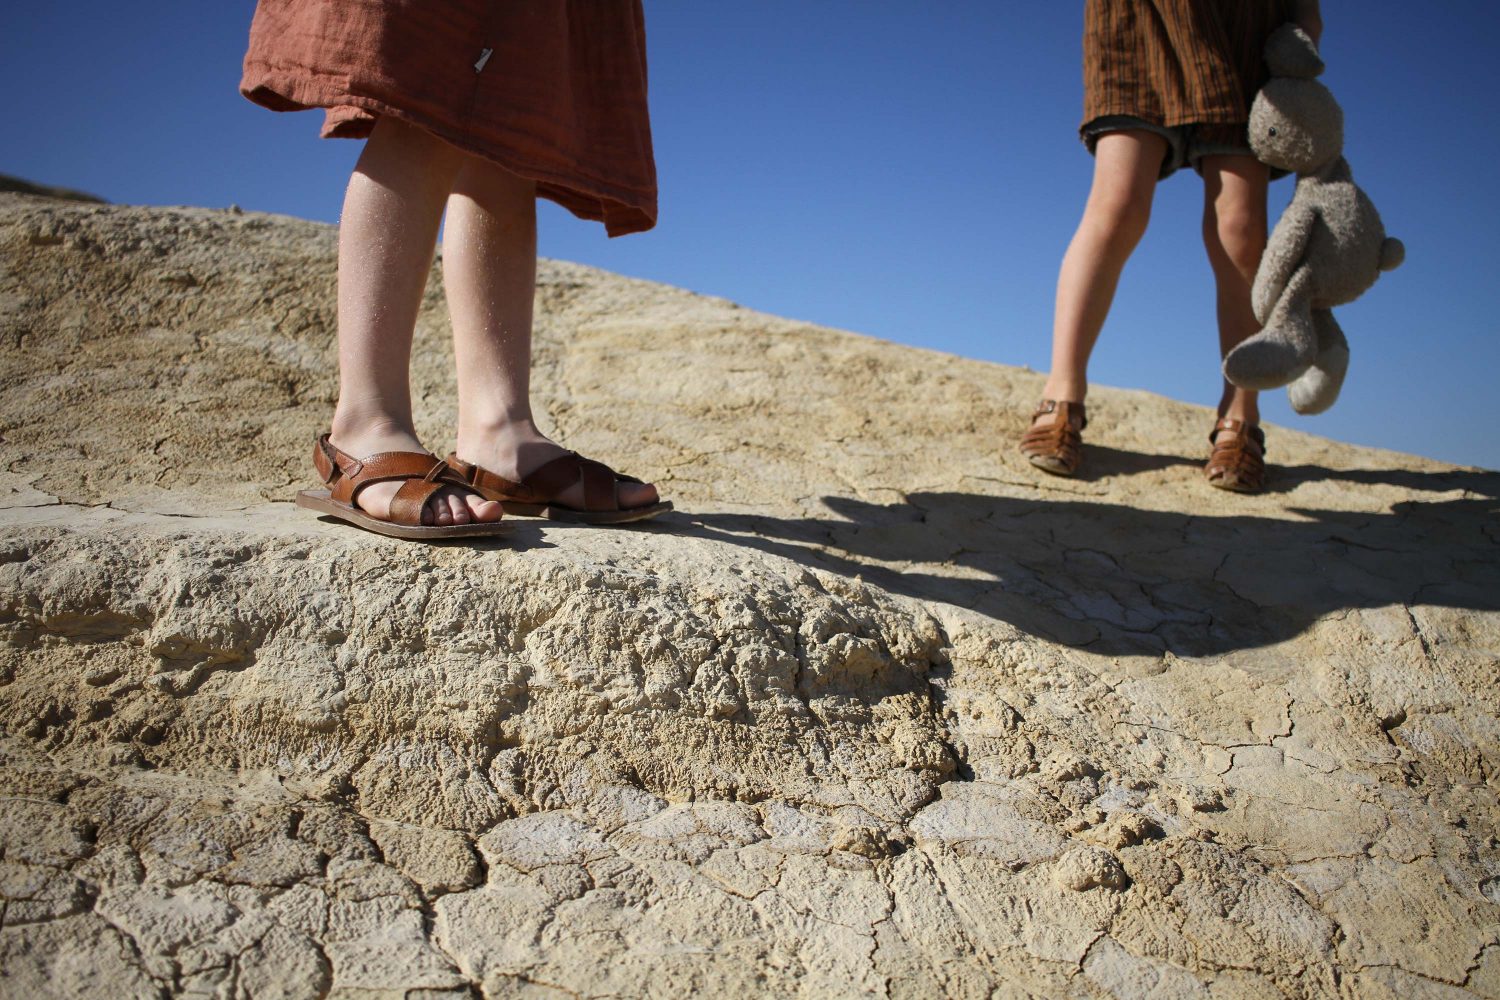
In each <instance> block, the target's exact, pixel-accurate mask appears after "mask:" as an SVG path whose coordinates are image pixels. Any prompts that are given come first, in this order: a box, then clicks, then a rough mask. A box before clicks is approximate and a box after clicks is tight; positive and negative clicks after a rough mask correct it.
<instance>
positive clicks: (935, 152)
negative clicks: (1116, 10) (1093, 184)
mask: <svg viewBox="0 0 1500 1000" xmlns="http://www.w3.org/2000/svg"><path fill="white" fill-rule="evenodd" d="M1082 6H1083V5H1082V3H1081V2H1059V3H1046V4H1026V5H1022V4H1012V3H993V2H981V0H967V2H958V0H954V2H950V3H943V4H912V3H897V2H872V0H863V2H854V0H814V2H808V0H796V2H793V0H757V2H754V3H743V4H738V3H736V4H731V3H718V2H704V0H647V2H646V14H647V30H648V37H649V47H650V61H651V88H652V90H651V111H652V120H653V128H654V133H655V140H656V155H657V163H658V169H659V172H660V179H661V220H660V223H659V225H658V227H657V229H656V230H654V231H653V232H650V233H647V234H643V235H636V236H629V237H624V238H622V239H618V240H607V239H605V237H604V234H603V231H602V228H601V227H599V226H598V225H595V224H586V223H581V222H578V221H576V220H574V219H572V218H571V217H570V216H568V215H567V214H566V213H564V212H562V211H561V210H559V209H557V208H555V207H554V206H551V205H545V206H544V208H543V209H542V212H541V249H542V253H543V254H544V255H546V256H551V257H559V258H564V259H568V260H576V261H581V262H583V263H587V264H593V265H596V266H599V267H604V268H607V269H609V270H612V271H617V272H620V273H623V274H630V275H635V276H639V277H644V278H649V279H652V280H656V281H662V282H667V283H670V284H673V285H678V286H682V287H685V288H690V289H693V290H694V291H699V292H704V293H707V294H713V295H721V296H724V297H726V298H730V299H733V300H735V301H737V302H740V303H742V304H744V305H747V306H750V307H753V308H756V309H762V310H765V311H768V312H772V313H777V314H780V315H784V316H790V317H795V318H798V319H805V320H809V321H813V322H816V323H821V324H826V325H829V326H834V327H840V328H843V329H849V330H855V331H859V332H861V333H867V334H871V335H874V336H877V337H882V338H886V339H889V340H894V341H898V342H901V343H905V344H913V345H917V346H921V347H928V348H933V349H936V350H941V351H949V352H952V353H955V354H962V355H966V356H969V357H976V358H982V359H986V360H991V361H997V362H1002V363H1005V364H1012V365H1030V366H1031V367H1033V368H1035V369H1037V370H1039V371H1040V370H1045V369H1046V366H1047V363H1048V357H1049V354H1048V350H1049V333H1050V329H1051V312H1052V297H1053V289H1054V284H1055V281H1056V274H1057V265H1058V262H1059V261H1060V260H1061V257H1062V252H1063V250H1064V248H1065V247H1066V245H1067V241H1068V238H1069V237H1070V236H1071V234H1072V230H1073V227H1074V225H1075V224H1076V222H1077V219H1078V216H1079V213H1080V211H1081V209H1082V205H1083V199H1084V196H1085V194H1086V193H1087V190H1088V183H1089V177H1090V170H1091V161H1090V160H1089V157H1088V155H1087V154H1086V153H1085V152H1084V151H1083V149H1082V147H1081V146H1080V144H1079V143H1078V141H1077V138H1076V128H1077V125H1078V117H1079V113H1080V105H1081V101H1082V82H1081V70H1080V66H1079V60H1080V43H1079V33H1080V26H1081V21H1082ZM252 9H253V5H252V4H251V3H249V2H246V0H233V2H226V0H214V2H207V3H206V2H203V0H195V2H188V0H157V2H154V3H149V4H120V3H108V4H106V3H102V2H95V0H87V2H78V3H66V2H65V3H56V4H45V5H43V4H25V5H23V4H6V5H4V7H3V9H0V92H3V93H5V94H6V95H7V96H8V97H9V100H8V101H7V111H6V115H5V119H4V122H3V125H0V136H3V138H0V173H9V174H14V175H18V176H21V177H25V178H28V179H31V180H35V181H39V182H43V183H48V184H59V185H65V186H70V187H76V188H81V189H83V190H86V191H91V192H94V193H96V194H98V195H100V196H102V197H104V198H107V199H109V200H111V201H115V202H124V203H135V204H190V205H209V206H222V205H228V204H231V203H233V204H238V205H241V206H243V207H244V208H247V209H254V210H261V211H271V212H282V213H286V214H290V215H296V216H301V217H304V218H313V219H322V220H326V221H335V220H336V218H337V213H338V208H339V202H340V199H341V197H342V190H343V186H344V184H345V182H346V181H347V179H348V173H349V170H350V168H351V167H352V165H353V163H354V159H355V157H356V156H357V154H358V148H359V147H358V144H357V143H354V142H349V141H343V140H339V141H321V140H319V139H317V130H318V125H319V120H320V119H319V115H318V114H317V113H302V114H291V115H277V114H273V113H271V112H268V111H265V110H263V109H260V108H257V107H255V106H253V105H251V104H250V103H249V102H247V101H245V100H244V99H243V98H241V97H239V96H238V94H237V92H236V84H237V83H238V79H239V72H240V60H241V58H242V56H243V53H244V45H245V36H246V29H247V27H248V25H249V21H250V15H251V12H252ZM1323 11H1324V21H1325V23H1326V31H1325V35H1324V40H1323V55H1324V58H1325V60H1326V61H1327V63H1328V67H1329V68H1328V72H1327V73H1326V74H1325V76H1324V78H1323V79H1324V82H1325V83H1327V84H1328V85H1329V87H1330V88H1331V89H1332V90H1333V92H1334V94H1335V95H1336V96H1338V97H1339V99H1340V101H1341V102H1342V103H1343V105H1344V110H1345V115H1346V121H1347V131H1348V142H1347V146H1346V150H1345V152H1346V155H1347V156H1348V158H1349V161H1350V163H1351V164H1352V165H1353V168H1354V173H1355V177H1356V178H1357V179H1358V180H1359V181H1360V183H1361V185H1362V186H1363V187H1364V188H1365V189H1366V190H1367V191H1368V192H1369V193H1370V195H1371V197H1372V198H1373V199H1374V201H1375V204H1376V205H1377V206H1378V207H1379V209H1380V211H1381V214H1382V216H1383V217H1384V219H1385V223H1386V227H1387V229H1388V230H1389V231H1390V232H1391V234H1392V235H1395V236H1399V237H1400V238H1401V239H1402V240H1403V241H1404V242H1405V243H1406V246H1407V263H1406V264H1405V265H1404V266H1403V267H1402V268H1401V269H1400V270H1398V271H1395V272H1393V273H1391V274H1387V275H1385V276H1383V277H1382V278H1381V280H1380V282H1379V283H1378V284H1377V285H1376V286H1375V288H1373V289H1372V290H1371V291H1370V292H1369V293H1367V295H1366V296H1365V298H1363V299H1361V300H1360V301H1358V302H1356V303H1353V304H1352V305H1349V306H1346V307H1344V308H1342V309H1341V310H1339V313H1338V315H1339V318H1340V322H1341V323H1342V325H1343V327H1344V329H1345V331H1346V332H1347V333H1348V335H1349V339H1350V342H1351V345H1352V351H1353V355H1354V358H1353V363H1352V366H1351V370H1350V374H1349V380H1348V382H1347V384H1346V385H1345V388H1344V394H1343V396H1342V398H1341V399H1340V400H1339V402H1338V403H1337V404H1336V405H1335V406H1334V408H1333V409H1332V410H1331V411H1329V412H1328V413H1326V414H1323V415H1321V416H1317V417H1299V416H1296V415H1295V414H1293V413H1292V412H1291V410H1290V409H1289V408H1288V407H1287V405H1286V403H1285V398H1284V396H1283V394H1281V393H1272V394H1267V397H1266V403H1265V407H1264V409H1265V416H1266V418H1267V419H1269V420H1271V421H1274V422H1278V423H1283V424H1289V425H1291V426H1294V427H1297V428H1299V429H1302V430H1307V431H1309V432H1312V433H1316V434H1323V435H1327V436H1329V437H1333V438H1336V439H1339V440H1343V441H1351V442H1355V443H1359V444H1367V445H1375V446H1379V447H1386V448H1394V449H1398V450H1401V451H1408V452H1414V453H1417V454H1421V455H1427V456H1431V457H1434V458H1441V459H1445V460H1448V461H1452V462H1458V463H1463V464H1474V465H1481V466H1485V467H1487V468H1491V469H1494V468H1500V441H1497V437H1496V434H1495V423H1496V420H1495V418H1496V415H1497V410H1500V407H1497V405H1496V402H1495V400H1496V395H1497V390H1496V388H1495V387H1494V385H1493V382H1494V379H1495V377H1496V373H1497V372H1500V337H1497V336H1496V334H1497V330H1496V327H1497V322H1496V319H1495V313H1494V309H1493V305H1492V303H1493V298H1494V296H1493V293H1492V292H1491V291H1490V288H1491V286H1490V282H1491V281H1492V280H1493V279H1494V276H1495V275H1496V274H1497V273H1500V228H1497V220H1500V212H1497V207H1500V205H1497V202H1500V196H1497V186H1496V184H1495V182H1494V180H1493V178H1494V176H1495V174H1496V172H1497V168H1496V154H1497V152H1500V134H1497V129H1496V127H1495V125H1496V114H1495V111H1494V107H1493V98H1492V92H1493V91H1494V89H1495V86H1496V83H1495V75H1494V73H1493V69H1492V66H1493V47H1494V43H1495V41H1496V40H1497V39H1500V4H1497V3H1495V2H1493V0H1451V2H1444V3H1441V4H1424V5H1414V4H1410V3H1396V2H1395V0H1360V2H1355V0H1324V4H1323ZM1290 194H1291V182H1290V181H1282V182H1280V183H1278V184H1277V185H1275V186H1274V187H1273V189H1272V195H1271V200H1272V212H1273V221H1274V217H1275V214H1276V213H1279V211H1280V207H1281V205H1282V204H1283V203H1284V202H1285V200H1286V199H1287V198H1288V197H1290ZM1201 206H1202V185H1201V184H1200V183H1199V182H1198V180H1197V178H1196V177H1195V176H1194V175H1192V174H1190V173H1181V174H1179V175H1177V176H1176V177H1174V178H1172V179H1171V180H1170V181H1168V182H1166V183H1165V184H1163V185H1162V186H1161V187H1160V188H1159V190H1158V193H1157V203H1156V210H1155V214H1154V216H1153V219H1152V223H1151V229H1150V231H1149V232H1148V234H1147V236H1146V239H1145V241H1144V242H1143V244H1142V245H1141V247H1140V249H1139V250H1138V251H1137V253H1136V256H1135V258H1134V259H1132V261H1131V264H1130V266H1129V267H1128V268H1127V270H1126V272H1125V277H1124V281H1123V282H1122V285H1121V289H1120V292H1119V295H1118V297H1117V299H1116V302H1115V308H1114V311H1113V313H1112V314H1111V317H1110V321H1109V323H1108V324H1107V326H1106V327H1105V331H1104V335H1103V338H1102V339H1101V342H1100V345H1099V348H1098V350H1097V351H1096V353H1095V358H1094V363H1093V366H1092V368H1091V371H1090V378H1091V380H1092V381H1093V382H1094V384H1096V385H1116V386H1129V387H1134V388H1143V389H1148V390H1151V391H1153V392H1157V393H1161V394H1162V395H1165V396H1170V397H1173V398H1176V399H1183V400H1188V401H1191V402H1197V403H1203V404H1212V403H1213V402H1214V401H1215V400H1216V399H1217V395H1218V383H1217V349H1216V346H1215V345H1216V340H1215V333H1214V306H1213V290H1212V282H1211V278H1210V273H1209V270H1208V265H1207V262H1206V261H1205V259H1204V256H1203V250H1202V246H1201V242H1200V239H1199V235H1198V234H1199V217H1200V213H1201ZM997 447H1010V442H1008V441H997ZM1272 447H1273V449H1274V447H1275V446H1274V442H1273V443H1272ZM1272 457H1273V458H1274V457H1275V456H1274V453H1273V455H1272Z"/></svg>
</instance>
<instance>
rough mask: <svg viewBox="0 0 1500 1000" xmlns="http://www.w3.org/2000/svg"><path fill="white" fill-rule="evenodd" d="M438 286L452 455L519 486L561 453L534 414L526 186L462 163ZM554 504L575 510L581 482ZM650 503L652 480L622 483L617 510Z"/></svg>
mask: <svg viewBox="0 0 1500 1000" xmlns="http://www.w3.org/2000/svg"><path fill="white" fill-rule="evenodd" d="M443 283H444V285H445V287H446V288H447V292H448V309H449V313H450V315H451V316H452V319H453V347H454V354H455V357H456V359H457V362H458V449H457V452H458V456H459V457H460V458H462V459H463V460H464V461H466V462H473V463H474V464H476V465H480V466H483V467H484V468H486V469H489V470H490V471H492V472H495V473H497V474H499V475H501V476H504V477H506V478H507V479H514V480H519V479H520V478H522V477H523V476H525V475H527V474H529V473H531V472H532V471H534V470H536V469H538V468H540V467H541V466H542V465H544V464H545V463H547V462H549V461H551V460H552V459H554V458H557V457H558V456H560V455H562V454H564V453H565V451H566V449H564V448H563V447H561V446H560V445H557V444H555V443H553V442H552V441H550V440H549V439H548V438H546V437H545V436H543V434H542V432H541V431H540V430H538V429H537V426H536V421H535V420H534V419H533V416H532V412H531V319H532V317H531V311H532V297H533V294H534V292H535V286H536V185H535V184H534V183H533V182H531V181H529V180H526V179H524V178H521V177H518V176H516V175H515V174H512V173H510V172H508V171H506V170H502V169H501V168H499V167H497V166H495V165H494V164H491V163H489V162H488V161H486V160H483V159H480V158H479V157H475V156H466V157H465V158H464V162H463V164H462V166H461V167H460V168H459V171H458V175H457V177H456V178H455V180H454V182H453V193H452V196H451V197H450V198H449V199H448V228H447V231H446V233H445V234H444V238H443ZM557 499H558V501H559V502H560V503H562V504H565V505H568V506H572V507H578V508H582V507H583V506H584V496H583V486H582V484H581V483H578V484H575V485H573V486H571V487H569V489H568V490H567V491H565V492H564V493H563V494H562V495H561V496H559V497H558V498H557ZM656 499H657V495H656V488H655V487H654V486H651V485H650V484H641V483H621V484H620V485H619V494H618V500H619V504H620V506H621V507H637V506H642V505H645V504H650V503H654V502H656Z"/></svg>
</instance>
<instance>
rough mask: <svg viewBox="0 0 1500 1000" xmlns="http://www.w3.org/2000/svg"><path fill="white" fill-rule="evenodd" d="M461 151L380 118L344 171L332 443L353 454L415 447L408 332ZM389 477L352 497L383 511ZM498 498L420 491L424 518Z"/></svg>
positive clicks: (465, 516) (452, 514) (448, 516)
mask: <svg viewBox="0 0 1500 1000" xmlns="http://www.w3.org/2000/svg"><path fill="white" fill-rule="evenodd" d="M460 157H461V154H460V153H459V152H458V151H457V150H456V149H454V148H453V147H451V146H449V145H448V144H447V143H445V142H443V141H441V140H439V139H436V138H434V137H433V136H431V135H429V134H428V133H427V132H424V131H423V130H421V129H419V128H416V127H414V126H411V125H406V124H404V123H402V122H400V121H397V120H396V119H393V118H381V119H380V120H379V121H378V122H377V123H376V125H375V130H374V132H373V134H372V135H371V136H370V139H369V141H368V142H366V144H365V149H364V152H363V153H362V154H361V155H360V158H359V164H358V165H357V166H356V167H355V169H354V174H353V176H352V177H350V178H349V189H348V192H347V193H346V195H345V197H344V212H343V216H342V217H341V219H340V222H339V290H338V322H339V401H338V406H337V407H336V409H335V410H334V416H333V430H332V434H331V438H332V441H333V444H334V445H335V446H336V447H338V448H340V449H342V450H344V451H346V452H348V453H349V454H351V455H355V456H365V455H373V454H375V453H377V452H384V451H425V449H424V448H423V447H422V444H421V442H420V441H418V440H417V435H416V429H415V427H414V426H413V424H412V415H411V385H410V364H411V341H412V332H413V328H414V326H415V325H416V321H417V310H418V309H419V308H420V306H421V302H422V291H423V288H424V286H425V285H426V283H427V272H428V269H429V268H430V267H431V266H432V251H433V247H434V245H435V244H436V242H437V232H438V224H439V222H440V221H441V219H442V212H443V202H444V200H445V199H446V197H447V194H448V189H449V186H450V185H451V184H452V181H453V176H454V174H455V172H456V171H457V169H458V164H459V162H460ZM400 487H401V484H400V483H399V482H389V483H373V484H371V485H370V486H367V487H365V488H364V489H363V490H362V491H360V494H359V505H360V507H362V508H364V510H366V511H367V512H369V513H370V514H372V515H373V516H375V517H381V518H384V517H388V516H389V513H390V504H391V499H392V498H393V497H394V496H395V495H396V491H397V490H398V489H400ZM500 515H501V507H500V505H499V504H497V503H494V502H493V501H488V500H482V499H480V498H479V497H478V496H476V495H474V494H471V493H465V492H462V491H459V490H451V489H449V490H442V491H441V492H439V493H438V494H436V495H435V496H434V497H433V499H432V500H430V501H428V504H427V507H426V509H425V510H424V511H423V516H422V520H423V522H424V523H429V524H465V523H468V522H469V521H471V520H477V521H494V520H498V519H499V517H500Z"/></svg>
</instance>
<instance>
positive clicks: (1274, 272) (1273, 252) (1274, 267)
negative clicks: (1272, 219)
mask: <svg viewBox="0 0 1500 1000" xmlns="http://www.w3.org/2000/svg"><path fill="white" fill-rule="evenodd" d="M1317 217H1318V213H1317V212H1316V211H1314V210H1313V209H1311V208H1309V207H1308V206H1306V205H1299V204H1297V202H1296V201H1293V202H1292V203H1291V204H1290V205H1288V206H1287V207H1286V211H1285V212H1282V213H1281V218H1280V219H1279V220H1278V221H1277V223H1276V228H1275V230H1273V231H1272V233H1271V238H1270V239H1269V240H1267V241H1266V249H1265V252H1264V253H1262V254H1261V255H1260V267H1258V268H1257V269H1256V271H1255V284H1254V285H1253V286H1252V287H1251V289H1250V304H1251V306H1252V307H1253V308H1254V309H1255V319H1256V321H1257V322H1259V323H1260V324H1261V325H1262V326H1264V325H1265V324H1266V323H1267V322H1269V321H1270V319H1271V310H1272V309H1274V308H1276V302H1277V300H1279V299H1280V298H1281V293H1282V292H1284V291H1286V283H1287V282H1288V281H1290V280H1291V277H1292V272H1293V271H1295V270H1297V267H1298V265H1300V264H1301V263H1302V259H1303V258H1304V257H1305V256H1307V241H1308V239H1309V238H1311V236H1312V229H1313V223H1314V222H1315V221H1317Z"/></svg>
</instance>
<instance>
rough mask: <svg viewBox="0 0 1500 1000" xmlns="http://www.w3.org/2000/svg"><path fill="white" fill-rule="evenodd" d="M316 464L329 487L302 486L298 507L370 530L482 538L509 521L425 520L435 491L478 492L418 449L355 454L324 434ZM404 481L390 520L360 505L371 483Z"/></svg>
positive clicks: (399, 534) (422, 536) (415, 536)
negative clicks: (424, 512) (425, 509)
mask: <svg viewBox="0 0 1500 1000" xmlns="http://www.w3.org/2000/svg"><path fill="white" fill-rule="evenodd" d="M313 465H314V466H316V467H317V470H318V475H319V476H320V477H321V478H322V480H323V482H324V484H325V485H326V486H328V489H326V490H302V491H301V492H299V493H298V494H297V506H298V507H306V508H308V509H309V510H315V511H317V512H318V513H320V514H327V515H329V516H330V517H335V518H338V519H339V520H340V521H345V522H347V523H349V524H353V525H355V526H357V527H360V528H364V529H365V530H367V531H373V532H375V533H376V534H380V535H389V536H391V537H392V538H407V539H414V540H431V539H436V538H480V537H487V536H490V535H500V534H504V533H505V532H507V531H509V530H510V525H508V524H504V523H502V522H500V521H484V522H471V523H469V524H423V523H422V508H423V507H425V506H426V505H427V501H428V500H430V499H432V495H433V494H434V493H436V492H437V491H438V490H441V489H444V488H446V487H454V488H456V489H461V490H465V491H467V492H472V493H478V492H479V491H478V490H476V489H474V488H473V487H471V486H469V485H468V484H467V483H465V482H464V481H463V479H462V478H461V477H460V476H459V475H458V474H457V473H455V472H454V471H453V470H452V469H450V468H448V466H447V465H446V464H445V463H444V462H443V460H442V459H440V458H438V457H437V456H436V455H425V454H423V453H421V452H418V451H385V452H381V453H380V454H378V455H371V456H369V457H368V458H362V459H361V458H355V457H354V456H352V455H350V454H348V453H347V452H343V451H340V450H339V449H337V448H335V447H334V446H333V445H332V444H331V443H330V442H329V440H328V435H327V434H324V435H322V436H321V437H319V438H318V441H317V444H315V445H313ZM394 479H401V480H405V481H404V482H403V483H402V484H401V488H400V489H399V490H397V491H396V496H395V497H394V498H393V499H392V500H391V517H390V520H388V521H386V520H381V519H380V518H378V517H374V516H372V515H370V514H367V513H365V512H364V511H362V510H360V509H359V508H358V507H356V506H355V499H356V497H358V495H359V491H360V490H362V489H364V488H365V487H366V486H369V485H370V484H371V483H381V482H390V481H391V480H394Z"/></svg>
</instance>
